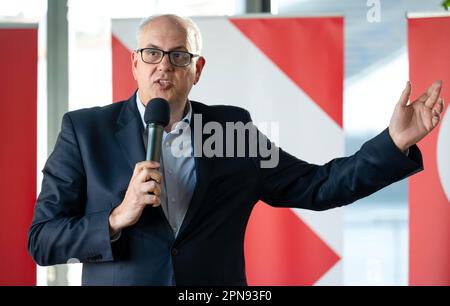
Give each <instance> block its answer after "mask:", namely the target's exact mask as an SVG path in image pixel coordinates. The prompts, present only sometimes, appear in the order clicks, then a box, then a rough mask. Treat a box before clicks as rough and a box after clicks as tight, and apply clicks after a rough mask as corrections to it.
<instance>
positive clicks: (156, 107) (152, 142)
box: [144, 98, 170, 163]
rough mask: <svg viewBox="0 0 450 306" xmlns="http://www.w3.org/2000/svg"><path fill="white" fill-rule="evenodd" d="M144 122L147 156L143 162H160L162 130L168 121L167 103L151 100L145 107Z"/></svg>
mask: <svg viewBox="0 0 450 306" xmlns="http://www.w3.org/2000/svg"><path fill="white" fill-rule="evenodd" d="M144 121H145V124H146V125H147V131H148V138H147V154H146V158H145V160H151V161H156V162H158V163H159V162H160V158H161V144H162V137H163V133H164V128H165V127H166V126H167V125H168V124H169V121H170V107H169V103H168V102H167V101H166V100H165V99H162V98H154V99H151V100H150V101H149V102H148V103H147V106H146V107H145V113H144Z"/></svg>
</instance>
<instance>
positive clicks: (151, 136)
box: [146, 123, 164, 163]
mask: <svg viewBox="0 0 450 306" xmlns="http://www.w3.org/2000/svg"><path fill="white" fill-rule="evenodd" d="M147 130H148V139H147V156H146V160H151V161H156V162H158V163H159V162H160V159H161V145H162V138H163V133H164V128H163V127H162V126H161V125H157V124H154V123H149V124H147Z"/></svg>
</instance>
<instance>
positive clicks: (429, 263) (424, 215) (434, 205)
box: [408, 17, 450, 285]
mask: <svg viewBox="0 0 450 306" xmlns="http://www.w3.org/2000/svg"><path fill="white" fill-rule="evenodd" d="M449 33H450V17H434V18H411V19H409V20H408V47H409V62H410V80H411V82H412V85H413V97H412V99H416V98H417V96H418V95H419V94H420V93H421V92H423V91H424V90H426V88H427V87H428V86H430V84H431V83H432V82H433V81H435V80H443V88H442V92H441V95H442V97H443V98H444V101H446V104H448V102H449V101H450V57H449V55H450V39H448V37H449ZM449 120H450V117H449V116H447V115H446V114H445V113H444V114H443V115H442V120H441V123H440V125H439V126H438V127H437V128H436V129H435V130H434V131H433V132H432V133H431V134H430V135H429V136H428V137H426V138H425V139H424V140H423V141H421V142H420V144H419V146H420V149H421V150H422V153H423V158H424V166H425V171H423V172H421V173H420V174H418V175H415V176H413V177H412V178H411V179H410V181H409V204H410V250H409V252H410V254H409V266H410V272H409V273H410V274H409V283H410V284H411V285H450V200H449V199H450V190H449V189H450V188H449V187H450V178H449V175H450V142H449V139H450V122H449Z"/></svg>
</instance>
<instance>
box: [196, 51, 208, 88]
mask: <svg viewBox="0 0 450 306" xmlns="http://www.w3.org/2000/svg"><path fill="white" fill-rule="evenodd" d="M205 64H206V60H205V58H204V57H203V56H200V57H199V58H198V60H197V62H196V63H195V80H194V85H195V84H197V83H198V81H199V80H200V75H201V74H202V70H203V67H205Z"/></svg>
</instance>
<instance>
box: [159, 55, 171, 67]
mask: <svg viewBox="0 0 450 306" xmlns="http://www.w3.org/2000/svg"><path fill="white" fill-rule="evenodd" d="M158 69H159V70H163V71H170V70H173V69H174V67H173V65H172V63H171V62H170V59H169V54H164V55H163V58H162V60H161V62H159V64H158Z"/></svg>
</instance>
